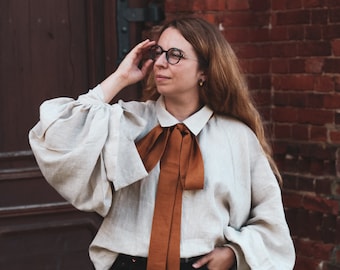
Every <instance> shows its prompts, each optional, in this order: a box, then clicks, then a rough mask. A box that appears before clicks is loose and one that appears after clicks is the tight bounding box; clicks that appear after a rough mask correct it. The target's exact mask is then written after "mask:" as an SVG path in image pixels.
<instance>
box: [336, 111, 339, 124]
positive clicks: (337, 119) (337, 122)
mask: <svg viewBox="0 0 340 270" xmlns="http://www.w3.org/2000/svg"><path fill="white" fill-rule="evenodd" d="M335 124H336V125H340V112H336V113H335Z"/></svg>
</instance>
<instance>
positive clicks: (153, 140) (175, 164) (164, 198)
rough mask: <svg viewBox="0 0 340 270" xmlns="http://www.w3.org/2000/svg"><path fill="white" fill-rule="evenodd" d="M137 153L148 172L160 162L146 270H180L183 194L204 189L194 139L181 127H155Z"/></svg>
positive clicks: (198, 155) (202, 173) (139, 146)
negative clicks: (185, 191) (187, 191)
mask: <svg viewBox="0 0 340 270" xmlns="http://www.w3.org/2000/svg"><path fill="white" fill-rule="evenodd" d="M137 149H138V152H139V154H140V156H141V158H142V160H143V163H144V166H145V168H146V169H147V170H148V171H151V170H152V168H153V167H154V166H155V165H156V164H157V162H158V161H159V160H160V175H159V182H158V187H157V195H156V203H155V210H154V216H153V223H152V232H151V239H150V248H149V256H148V265H147V270H179V269H180V235H181V215H182V193H183V190H185V189H187V190H198V189H202V188H203V185H204V168H203V160H202V155H201V152H200V149H199V145H198V142H197V138H196V137H195V135H193V134H192V133H191V132H190V131H189V130H188V129H187V127H186V126H185V125H184V124H177V125H175V126H173V127H169V128H162V127H160V126H156V127H155V128H154V129H153V130H151V131H150V133H148V134H147V135H146V136H145V137H144V138H143V139H142V140H140V141H139V142H138V143H137Z"/></svg>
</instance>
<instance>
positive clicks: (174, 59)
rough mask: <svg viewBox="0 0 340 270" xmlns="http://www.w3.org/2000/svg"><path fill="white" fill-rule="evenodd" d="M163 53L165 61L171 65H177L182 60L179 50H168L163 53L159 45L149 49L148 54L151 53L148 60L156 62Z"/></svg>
mask: <svg viewBox="0 0 340 270" xmlns="http://www.w3.org/2000/svg"><path fill="white" fill-rule="evenodd" d="M164 52H165V58H166V60H167V61H168V63H169V64H171V65H175V64H177V63H178V62H179V61H180V60H181V59H182V58H183V53H182V51H181V50H180V49H177V48H170V49H169V50H167V51H165V50H163V48H162V47H161V46H159V45H156V46H153V47H152V48H151V49H150V53H151V55H150V58H151V59H152V60H153V61H156V60H157V59H158V58H159V57H160V56H161V55H162V54H163V53H164Z"/></svg>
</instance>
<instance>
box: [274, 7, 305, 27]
mask: <svg viewBox="0 0 340 270" xmlns="http://www.w3.org/2000/svg"><path fill="white" fill-rule="evenodd" d="M309 17H310V14H309V11H308V10H297V11H286V12H278V14H277V18H276V23H277V24H278V25H287V24H288V25H289V24H309Z"/></svg>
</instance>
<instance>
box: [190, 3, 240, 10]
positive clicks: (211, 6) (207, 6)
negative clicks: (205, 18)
mask: <svg viewBox="0 0 340 270" xmlns="http://www.w3.org/2000/svg"><path fill="white" fill-rule="evenodd" d="M201 1H202V2H203V3H202V6H201V9H200V10H204V11H207V10H209V11H212V10H215V11H218V10H221V11H223V10H225V8H226V6H225V5H226V4H225V1H224V0H214V1H211V0H201ZM244 1H245V0H244ZM196 2H199V1H196V0H195V1H193V3H194V4H195V3H196Z"/></svg>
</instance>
